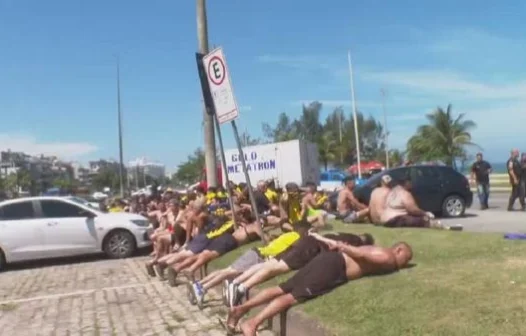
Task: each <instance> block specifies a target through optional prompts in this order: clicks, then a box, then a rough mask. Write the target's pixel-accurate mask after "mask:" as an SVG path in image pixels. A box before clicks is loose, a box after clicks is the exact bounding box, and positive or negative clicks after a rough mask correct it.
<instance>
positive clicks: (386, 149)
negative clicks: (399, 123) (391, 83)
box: [380, 89, 389, 169]
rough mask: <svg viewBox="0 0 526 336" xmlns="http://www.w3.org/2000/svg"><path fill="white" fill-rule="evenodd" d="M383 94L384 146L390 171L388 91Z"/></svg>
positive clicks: (386, 164) (387, 166)
mask: <svg viewBox="0 0 526 336" xmlns="http://www.w3.org/2000/svg"><path fill="white" fill-rule="evenodd" d="M380 93H381V94H382V109H383V112H384V144H385V168H387V169H389V130H388V129H387V113H386V111H385V96H386V94H387V93H386V91H385V90H384V89H381V90H380Z"/></svg>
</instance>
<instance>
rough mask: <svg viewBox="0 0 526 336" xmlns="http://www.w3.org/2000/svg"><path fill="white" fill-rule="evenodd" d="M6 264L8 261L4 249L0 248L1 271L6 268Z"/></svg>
mask: <svg viewBox="0 0 526 336" xmlns="http://www.w3.org/2000/svg"><path fill="white" fill-rule="evenodd" d="M6 265H7V261H6V260H5V255H4V251H2V250H1V249H0V272H2V271H3V270H4V269H5V266H6Z"/></svg>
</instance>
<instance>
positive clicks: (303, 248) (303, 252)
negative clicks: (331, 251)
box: [276, 236, 322, 271]
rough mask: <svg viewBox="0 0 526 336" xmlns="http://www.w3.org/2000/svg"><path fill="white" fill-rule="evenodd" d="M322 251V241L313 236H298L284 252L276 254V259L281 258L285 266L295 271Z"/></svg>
mask: <svg viewBox="0 0 526 336" xmlns="http://www.w3.org/2000/svg"><path fill="white" fill-rule="evenodd" d="M321 251H322V243H321V242H320V241H319V240H317V239H316V238H314V237H311V236H305V237H302V238H300V240H298V241H297V242H296V243H295V244H294V245H292V246H291V247H290V248H289V249H288V250H286V251H285V252H284V253H282V254H280V255H278V256H276V259H277V260H283V262H284V263H285V264H287V266H288V267H289V268H290V269H291V270H293V271H295V270H299V269H300V268H302V267H303V266H305V265H307V264H308V263H309V262H310V261H311V260H312V259H314V258H315V257H316V256H317V255H318V254H319V253H320V252H321Z"/></svg>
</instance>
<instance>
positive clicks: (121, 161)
mask: <svg viewBox="0 0 526 336" xmlns="http://www.w3.org/2000/svg"><path fill="white" fill-rule="evenodd" d="M117 115H118V119H119V185H120V192H121V197H124V172H123V170H124V159H123V154H122V111H121V70H120V61H119V56H117Z"/></svg>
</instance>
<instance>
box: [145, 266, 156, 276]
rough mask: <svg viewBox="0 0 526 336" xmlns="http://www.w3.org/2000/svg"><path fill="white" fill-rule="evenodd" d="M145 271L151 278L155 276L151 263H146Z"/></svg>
mask: <svg viewBox="0 0 526 336" xmlns="http://www.w3.org/2000/svg"><path fill="white" fill-rule="evenodd" d="M146 273H148V275H149V276H151V277H152V278H154V277H155V270H154V269H153V265H152V264H146Z"/></svg>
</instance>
